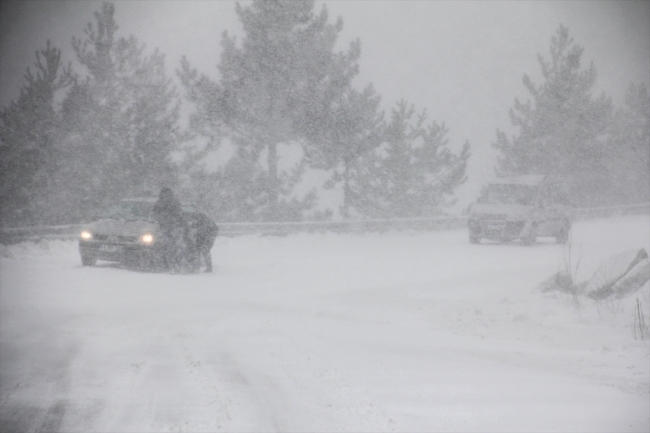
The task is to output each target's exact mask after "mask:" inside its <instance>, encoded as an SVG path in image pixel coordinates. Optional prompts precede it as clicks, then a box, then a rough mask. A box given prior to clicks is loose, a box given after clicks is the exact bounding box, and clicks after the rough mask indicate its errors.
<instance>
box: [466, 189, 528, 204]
mask: <svg viewBox="0 0 650 433" xmlns="http://www.w3.org/2000/svg"><path fill="white" fill-rule="evenodd" d="M536 191H537V187H535V186H532V185H516V184H491V185H488V186H487V187H486V188H485V189H484V190H483V192H482V194H481V196H480V197H479V199H478V202H479V203H482V204H514V205H522V206H530V205H532V204H533V202H534V200H535V192H536Z"/></svg>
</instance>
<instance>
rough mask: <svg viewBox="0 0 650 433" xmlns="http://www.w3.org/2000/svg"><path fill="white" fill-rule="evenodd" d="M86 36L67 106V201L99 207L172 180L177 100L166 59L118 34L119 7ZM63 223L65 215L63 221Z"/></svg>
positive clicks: (109, 8) (78, 42)
mask: <svg viewBox="0 0 650 433" xmlns="http://www.w3.org/2000/svg"><path fill="white" fill-rule="evenodd" d="M95 20H96V23H95V24H93V23H89V24H88V25H87V27H86V29H85V38H83V39H82V38H76V37H75V38H73V42H72V45H73V48H74V50H75V53H76V55H77V59H78V61H79V63H80V64H81V65H83V66H84V67H85V68H86V69H87V71H88V76H87V77H86V79H85V80H78V82H77V83H76V84H75V86H74V87H73V88H72V89H71V91H70V93H69V95H68V97H67V98H66V100H65V101H64V125H65V127H66V131H65V132H66V140H65V144H66V146H65V158H64V159H63V160H62V164H64V167H63V168H62V170H61V173H62V177H61V178H60V182H61V183H62V184H63V183H65V184H67V188H66V190H65V191H64V190H61V194H62V195H63V201H67V202H68V203H69V204H71V203H75V204H74V205H69V206H68V207H69V208H71V209H80V212H81V213H79V214H77V215H70V214H68V217H72V218H73V219H79V218H82V217H83V214H84V213H85V212H86V211H85V209H98V208H101V207H104V206H106V205H108V204H110V203H112V202H114V201H116V200H118V199H120V198H123V197H125V196H129V195H134V194H143V193H145V192H147V193H149V192H154V191H157V189H159V188H160V187H161V185H164V184H166V185H172V184H173V183H175V175H174V170H173V166H172V164H171V163H170V161H169V155H170V152H171V151H172V150H174V149H175V146H176V144H177V140H178V137H177V121H178V117H179V115H178V110H179V101H178V98H177V96H176V93H175V90H174V88H173V86H172V84H171V80H170V79H168V78H167V76H166V72H165V65H164V55H162V54H161V53H160V52H158V51H157V50H155V51H154V52H153V53H152V54H150V55H145V54H144V45H141V44H140V43H139V42H138V40H137V39H136V38H135V37H134V36H130V37H128V38H124V37H119V38H118V37H117V35H116V33H117V30H118V26H117V24H116V22H115V19H114V7H113V5H112V4H110V3H104V4H103V6H102V8H101V9H100V10H99V11H97V12H95ZM61 217H62V218H63V217H64V216H61Z"/></svg>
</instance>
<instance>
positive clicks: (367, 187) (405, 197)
mask: <svg viewBox="0 0 650 433" xmlns="http://www.w3.org/2000/svg"><path fill="white" fill-rule="evenodd" d="M426 120H427V116H426V112H425V111H422V112H420V113H416V111H415V108H414V106H413V105H412V104H409V103H408V102H406V101H404V100H402V101H399V102H398V103H397V104H396V107H395V108H393V109H392V113H391V118H390V121H389V123H388V125H387V127H386V131H385V134H384V140H383V142H382V144H381V145H380V146H379V147H378V148H376V149H375V151H373V152H371V153H368V154H366V155H364V156H362V157H361V158H359V159H358V161H357V162H356V163H355V164H356V172H357V176H356V177H355V179H354V183H353V184H352V186H351V191H350V192H351V194H350V196H351V204H352V206H353V207H354V209H355V210H356V211H357V212H358V213H360V214H361V215H364V216H367V217H373V218H396V217H430V216H434V215H439V214H440V213H442V211H443V209H444V207H445V206H448V205H450V204H452V203H453V199H452V198H450V195H451V194H452V193H453V190H454V189H455V188H456V187H457V186H459V185H460V184H462V183H463V182H464V181H465V180H466V177H465V168H466V165H467V160H468V159H469V156H470V152H469V149H470V145H469V143H468V142H466V143H465V144H464V146H463V148H462V150H461V152H460V153H459V154H458V155H455V154H453V153H452V152H451V151H450V149H449V147H448V140H447V138H446V135H447V128H446V127H445V126H444V124H442V125H441V124H439V123H437V122H435V121H431V122H430V123H429V124H426V123H425V122H426Z"/></svg>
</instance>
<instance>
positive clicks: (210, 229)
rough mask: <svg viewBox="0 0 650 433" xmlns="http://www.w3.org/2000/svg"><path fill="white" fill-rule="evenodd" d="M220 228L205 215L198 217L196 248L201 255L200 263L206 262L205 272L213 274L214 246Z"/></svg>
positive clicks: (198, 215)
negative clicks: (211, 251) (212, 252)
mask: <svg viewBox="0 0 650 433" xmlns="http://www.w3.org/2000/svg"><path fill="white" fill-rule="evenodd" d="M218 231H219V228H218V227H217V225H216V224H215V223H214V222H213V221H212V220H211V219H210V218H208V217H207V216H206V215H205V214H203V213H199V214H197V215H196V248H197V250H198V253H199V262H200V261H204V262H205V272H212V254H211V253H210V250H212V246H213V245H214V241H215V239H216V238H217V233H218Z"/></svg>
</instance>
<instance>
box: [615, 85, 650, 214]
mask: <svg viewBox="0 0 650 433" xmlns="http://www.w3.org/2000/svg"><path fill="white" fill-rule="evenodd" d="M605 163H606V165H607V169H608V173H609V178H610V179H611V180H612V191H611V192H612V194H611V200H612V202H614V203H647V202H649V201H650V94H648V89H647V88H646V86H645V85H643V84H631V85H630V87H629V88H628V91H627V94H626V97H625V105H624V106H623V107H622V108H620V109H618V110H617V112H616V115H615V117H614V123H613V125H612V131H611V135H610V139H609V141H608V144H607V151H606V152H605Z"/></svg>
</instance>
